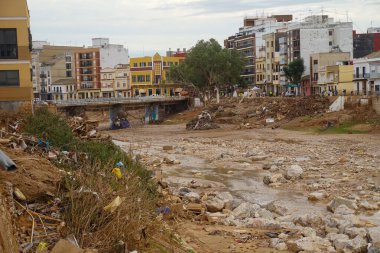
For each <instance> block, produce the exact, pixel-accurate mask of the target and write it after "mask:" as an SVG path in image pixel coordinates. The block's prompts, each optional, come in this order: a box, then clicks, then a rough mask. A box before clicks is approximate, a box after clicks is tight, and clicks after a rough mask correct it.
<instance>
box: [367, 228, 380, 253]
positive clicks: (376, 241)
mask: <svg viewBox="0 0 380 253" xmlns="http://www.w3.org/2000/svg"><path fill="white" fill-rule="evenodd" d="M368 239H369V242H370V243H371V246H370V250H369V251H368V253H378V252H380V227H373V228H369V229H368Z"/></svg>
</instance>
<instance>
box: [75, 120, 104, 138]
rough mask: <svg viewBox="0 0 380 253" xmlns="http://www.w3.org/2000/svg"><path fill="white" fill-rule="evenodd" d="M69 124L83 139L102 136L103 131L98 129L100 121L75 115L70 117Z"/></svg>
mask: <svg viewBox="0 0 380 253" xmlns="http://www.w3.org/2000/svg"><path fill="white" fill-rule="evenodd" d="M68 124H69V126H70V128H71V129H72V131H73V133H74V134H75V135H76V136H78V137H79V138H81V139H101V138H102V136H101V133H100V132H98V131H97V127H98V125H99V121H94V120H85V119H84V118H82V117H73V118H71V119H69V122H68ZM107 138H108V137H107Z"/></svg>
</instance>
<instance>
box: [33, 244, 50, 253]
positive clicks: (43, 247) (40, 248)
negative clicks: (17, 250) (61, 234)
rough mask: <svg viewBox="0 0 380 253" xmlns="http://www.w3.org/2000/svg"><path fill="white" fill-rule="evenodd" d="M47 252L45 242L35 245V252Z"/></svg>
mask: <svg viewBox="0 0 380 253" xmlns="http://www.w3.org/2000/svg"><path fill="white" fill-rule="evenodd" d="M46 252H48V247H47V244H46V243H45V242H40V243H39V244H38V246H37V249H36V253H46Z"/></svg>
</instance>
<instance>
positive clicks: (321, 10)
mask: <svg viewBox="0 0 380 253" xmlns="http://www.w3.org/2000/svg"><path fill="white" fill-rule="evenodd" d="M323 11H324V10H323V5H322V6H321V12H322V16H323Z"/></svg>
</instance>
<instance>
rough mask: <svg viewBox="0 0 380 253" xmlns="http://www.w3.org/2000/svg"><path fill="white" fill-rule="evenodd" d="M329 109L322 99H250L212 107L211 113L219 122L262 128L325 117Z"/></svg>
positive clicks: (231, 100)
mask: <svg viewBox="0 0 380 253" xmlns="http://www.w3.org/2000/svg"><path fill="white" fill-rule="evenodd" d="M328 108H329V100H328V98H322V97H302V98H249V99H244V100H240V101H239V100H236V99H233V98H231V99H226V100H224V101H223V103H221V104H220V105H211V106H210V107H209V111H210V114H211V115H212V116H213V117H214V121H215V122H216V123H220V124H223V123H224V124H239V125H247V126H256V127H262V126H265V125H268V124H271V123H282V122H288V121H290V120H293V119H295V118H297V117H302V116H313V115H317V114H322V113H325V112H326V111H327V110H328Z"/></svg>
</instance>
